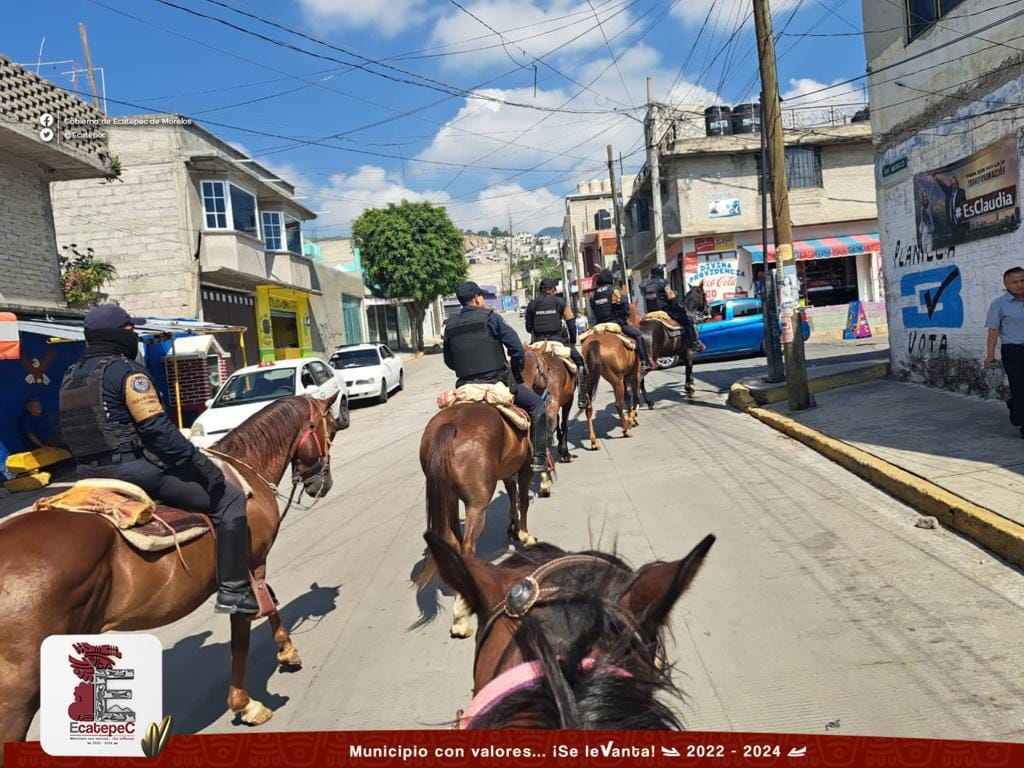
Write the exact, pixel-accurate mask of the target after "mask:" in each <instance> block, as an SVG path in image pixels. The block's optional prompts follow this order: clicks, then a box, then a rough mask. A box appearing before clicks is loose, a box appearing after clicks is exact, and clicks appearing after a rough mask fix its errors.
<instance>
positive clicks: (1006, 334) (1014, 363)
mask: <svg viewBox="0 0 1024 768" xmlns="http://www.w3.org/2000/svg"><path fill="white" fill-rule="evenodd" d="M1003 285H1004V286H1005V287H1006V293H1004V294H1003V295H1002V296H1000V297H999V298H998V299H996V300H995V301H993V302H992V306H991V307H989V310H988V318H987V319H986V320H985V327H987V328H988V349H987V351H986V353H985V367H986V368H988V367H989V366H991V365H993V364H994V363H995V362H996V340H997V339H998V340H999V342H1000V345H1001V347H1000V357H1001V358H1002V362H1003V370H1005V371H1006V378H1007V379H1009V381H1010V399H1009V400H1008V401H1007V403H1006V407H1007V408H1009V409H1010V423H1011V424H1013V426H1015V427H1020V436H1021V437H1024V268H1021V267H1013V268H1012V269H1008V270H1006V272H1004V273H1003Z"/></svg>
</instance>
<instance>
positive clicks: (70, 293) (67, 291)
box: [60, 243, 117, 308]
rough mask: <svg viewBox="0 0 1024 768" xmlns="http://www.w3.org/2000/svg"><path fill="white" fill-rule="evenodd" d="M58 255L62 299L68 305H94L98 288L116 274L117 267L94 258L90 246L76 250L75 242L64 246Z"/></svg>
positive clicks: (77, 306) (81, 306)
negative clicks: (61, 253)
mask: <svg viewBox="0 0 1024 768" xmlns="http://www.w3.org/2000/svg"><path fill="white" fill-rule="evenodd" d="M63 250H64V254H63V255H62V256H61V257H60V282H61V287H62V288H63V289H64V300H65V301H67V303H68V306H69V307H76V308H85V307H92V306H95V304H96V303H97V300H98V299H99V298H100V294H99V289H100V288H101V287H102V286H103V285H104V284H105V283H108V282H110V281H111V280H112V279H114V278H115V277H116V276H117V269H116V268H115V267H114V265H113V264H111V263H110V262H109V261H103V260H101V259H97V258H96V254H95V253H94V252H93V249H92V248H86V249H85V252H84V253H83V252H82V251H79V250H78V246H77V245H76V244H75V243H71V245H65V246H64V249H63Z"/></svg>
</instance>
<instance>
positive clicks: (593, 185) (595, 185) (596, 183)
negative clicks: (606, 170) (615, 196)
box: [590, 179, 601, 195]
mask: <svg viewBox="0 0 1024 768" xmlns="http://www.w3.org/2000/svg"><path fill="white" fill-rule="evenodd" d="M590 194H592V195H599V194H601V182H600V180H599V179H592V180H591V182H590Z"/></svg>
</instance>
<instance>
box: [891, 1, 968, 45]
mask: <svg viewBox="0 0 1024 768" xmlns="http://www.w3.org/2000/svg"><path fill="white" fill-rule="evenodd" d="M903 1H904V5H905V7H906V9H907V38H908V40H913V39H914V38H915V37H917V36H918V35H919V34H921V33H922V32H924V31H925V30H926V29H929V28H930V27H931V26H932V24H934V23H935V22H936V21H938V20H939V19H941V18H942V17H944V16H946V15H947V14H948V13H949V12H950V11H952V10H953V9H954V8H956V7H957V6H958V5H960V3H962V2H963V0H903Z"/></svg>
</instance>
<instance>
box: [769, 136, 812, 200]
mask: <svg viewBox="0 0 1024 768" xmlns="http://www.w3.org/2000/svg"><path fill="white" fill-rule="evenodd" d="M754 160H755V163H756V165H757V191H758V193H759V194H760V193H761V192H762V191H763V190H762V188H761V186H762V182H763V181H767V182H768V192H769V194H771V189H772V169H771V166H768V173H767V174H766V176H767V178H765V177H764V176H762V175H761V154H760V153H758V154H756V155H755V156H754ZM821 186H822V180H821V147H786V188H787V189H808V188H814V187H821Z"/></svg>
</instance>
